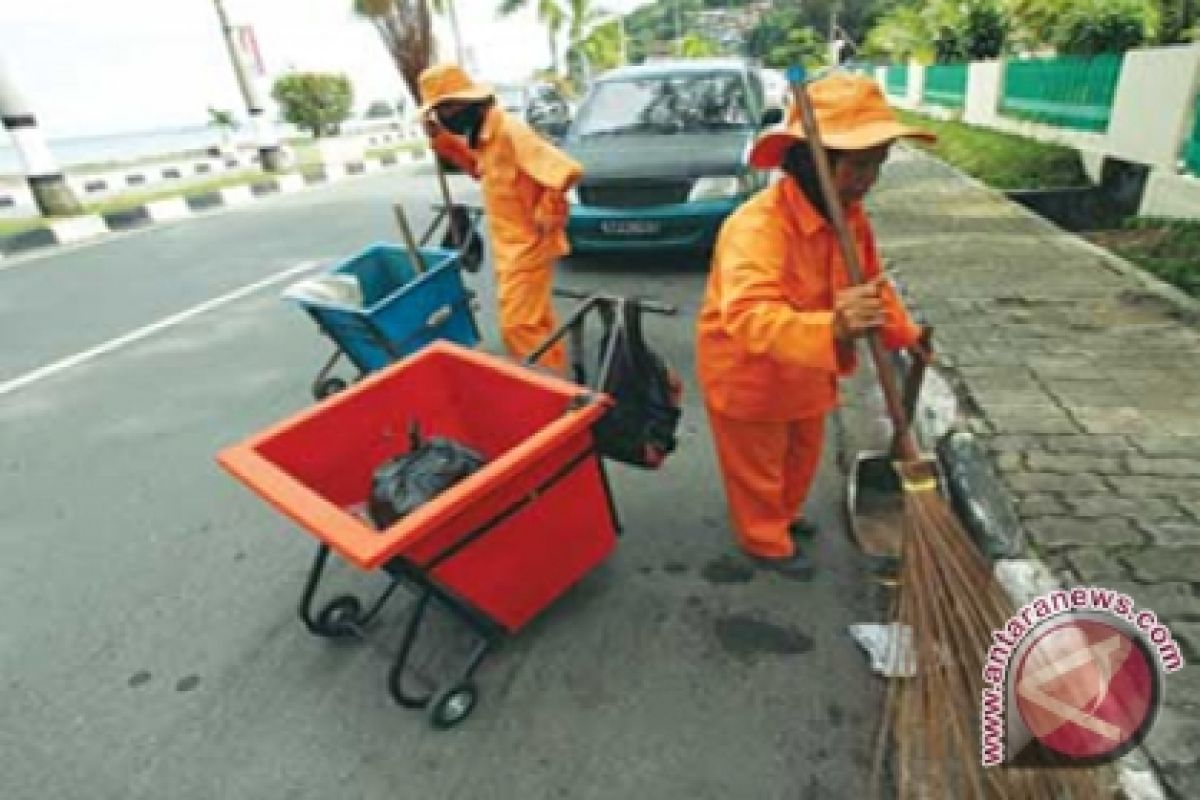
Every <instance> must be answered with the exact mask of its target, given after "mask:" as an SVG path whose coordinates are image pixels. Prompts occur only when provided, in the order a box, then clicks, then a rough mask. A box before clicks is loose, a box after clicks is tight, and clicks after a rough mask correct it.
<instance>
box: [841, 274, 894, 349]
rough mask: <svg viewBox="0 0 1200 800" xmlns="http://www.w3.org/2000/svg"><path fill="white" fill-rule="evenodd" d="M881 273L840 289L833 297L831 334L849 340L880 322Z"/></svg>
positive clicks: (880, 323)
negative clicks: (868, 279) (871, 278)
mask: <svg viewBox="0 0 1200 800" xmlns="http://www.w3.org/2000/svg"><path fill="white" fill-rule="evenodd" d="M885 280H887V279H886V278H884V277H883V276H882V275H881V276H879V277H876V278H874V279H873V280H870V281H868V282H867V283H864V284H861V285H859V286H850V287H848V288H846V289H842V290H841V291H839V292H838V293H837V295H836V296H835V297H834V299H833V338H834V339H836V340H837V341H839V342H850V341H853V340H854V339H857V338H859V337H861V336H864V335H866V333H867V332H868V331H870V330H871V329H872V328H877V327H879V326H880V325H882V324H883V320H884V310H883V299H882V297H881V292H882V291H883V290H882V285H883V281H885Z"/></svg>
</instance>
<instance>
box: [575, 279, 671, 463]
mask: <svg viewBox="0 0 1200 800" xmlns="http://www.w3.org/2000/svg"><path fill="white" fill-rule="evenodd" d="M641 314H642V311H641V309H640V308H639V306H638V304H637V301H633V300H631V301H628V302H625V303H621V304H619V305H618V306H617V307H616V309H615V311H613V312H612V313H602V315H601V319H602V323H603V326H604V332H603V334H602V339H601V341H602V342H603V343H605V344H606V345H607V346H608V347H611V348H612V349H611V354H612V355H611V361H610V363H609V366H608V371H607V373H606V374H604V375H602V376H600V378H599V380H600V385H599V386H597V387H596V388H598V389H600V390H601V391H603V392H605V393H607V394H608V395H610V396H611V397H612V398H613V400H614V401H615V405H614V406H613V408H612V409H610V410H609V412H608V413H607V414H605V415H604V417H602V418H601V419H600V420H599V421H598V422H597V423H596V425H595V426H594V428H593V431H594V433H595V436H596V446H597V449H598V450H599V451H600V454H601V455H603V456H606V457H608V458H611V459H614V460H616V461H620V462H622V463H625V464H632V465H633V466H637V467H644V468H646V469H658V468H659V467H661V466H662V464H663V462H664V461H665V460H666V458H667V456H669V455H670V454H671V453H672V452H674V451H675V445H676V436H675V434H676V431H677V430H678V428H679V420H680V416H681V415H682V397H683V384H682V382H681V381H680V380H679V376H678V375H676V374H675V372H674V371H673V370H672V369H671V368H670V367H668V366H667V364H666V362H665V361H663V359H662V358H661V357H660V356H659V355H658V354H657V353H655V352H654V351H653V350H651V349H650V348H649V347H648V346H647V345H646V341H645V338H644V337H643V335H642V323H641ZM607 349H608V348H607V347H605V348H602V351H604V350H607ZM601 368H603V365H601Z"/></svg>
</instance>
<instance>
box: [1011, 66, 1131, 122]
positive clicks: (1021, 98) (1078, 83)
mask: <svg viewBox="0 0 1200 800" xmlns="http://www.w3.org/2000/svg"><path fill="white" fill-rule="evenodd" d="M1122 59H1123V56H1122V55H1121V54H1119V53H1105V54H1102V55H1098V56H1091V57H1087V56H1062V57H1059V58H1045V59H1042V58H1039V59H1031V60H1027V61H1009V62H1008V63H1007V64H1006V65H1005V67H1004V98H1003V100H1001V102H1000V111H1001V113H1003V114H1006V115H1008V116H1011V117H1020V118H1022V119H1029V120H1033V121H1035V122H1044V123H1046V124H1048V125H1057V126H1059V127H1062V128H1075V129H1076V130H1082V131H1095V132H1098V133H1103V132H1104V131H1106V130H1108V120H1109V116H1110V115H1111V114H1112V103H1113V95H1115V94H1116V91H1117V78H1118V77H1119V76H1120V74H1121V61H1122Z"/></svg>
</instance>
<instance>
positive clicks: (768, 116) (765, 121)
mask: <svg viewBox="0 0 1200 800" xmlns="http://www.w3.org/2000/svg"><path fill="white" fill-rule="evenodd" d="M781 122H783V109H782V108H768V109H767V110H766V111H764V112H763V114H762V125H763V127H766V126H768V125H778V124H779V123H781Z"/></svg>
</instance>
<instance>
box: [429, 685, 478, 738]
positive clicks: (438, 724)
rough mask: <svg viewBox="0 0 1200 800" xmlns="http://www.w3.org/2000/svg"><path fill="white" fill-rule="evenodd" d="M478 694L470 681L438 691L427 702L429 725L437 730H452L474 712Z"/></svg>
mask: <svg viewBox="0 0 1200 800" xmlns="http://www.w3.org/2000/svg"><path fill="white" fill-rule="evenodd" d="M478 699H479V692H478V691H477V690H476V689H475V684H474V683H472V682H471V681H464V682H463V683H458V684H454V685H453V686H449V687H447V688H445V689H439V690H438V692H437V693H436V694H435V695H434V696H433V699H431V700H430V701H429V724H430V725H432V726H433V727H435V728H437V729H438V730H446V729H447V728H453V727H454V726H455V725H457V724H458V723H460V722H462V721H463V720H464V719H466V718H467V717H469V716H471V712H472V711H474V710H475V702H476V701H477V700H478Z"/></svg>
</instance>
